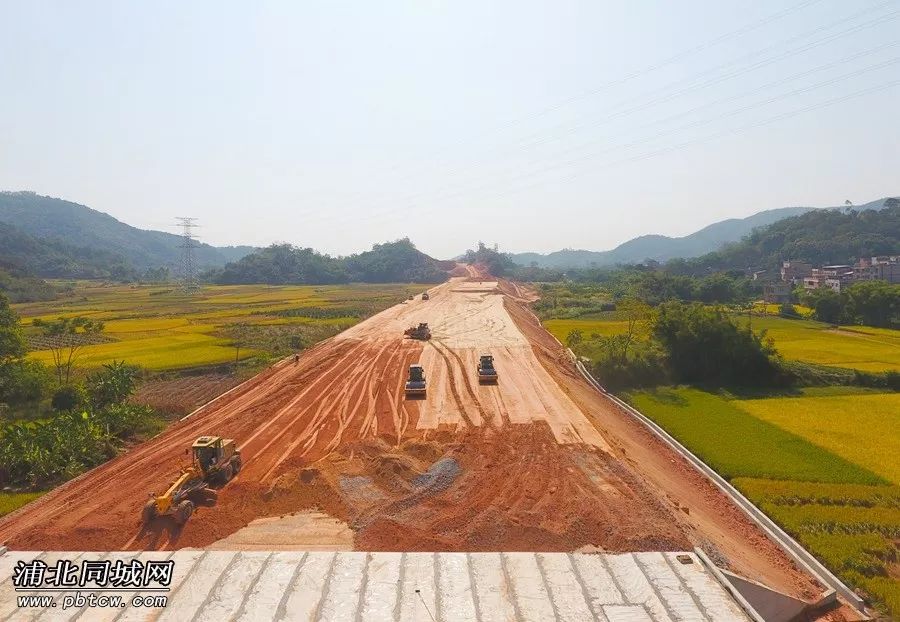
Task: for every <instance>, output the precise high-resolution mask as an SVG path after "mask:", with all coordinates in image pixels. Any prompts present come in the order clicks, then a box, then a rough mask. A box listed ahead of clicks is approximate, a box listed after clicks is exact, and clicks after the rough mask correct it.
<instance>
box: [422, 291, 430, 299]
mask: <svg viewBox="0 0 900 622" xmlns="http://www.w3.org/2000/svg"><path fill="white" fill-rule="evenodd" d="M429 298H430V296H429V295H428V292H422V300H428V299H429Z"/></svg>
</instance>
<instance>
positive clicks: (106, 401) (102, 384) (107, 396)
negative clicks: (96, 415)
mask: <svg viewBox="0 0 900 622" xmlns="http://www.w3.org/2000/svg"><path fill="white" fill-rule="evenodd" d="M137 375H138V368H137V367H135V366H133V365H126V364H125V361H113V362H112V363H107V364H105V365H104V366H103V368H102V369H101V370H100V371H98V372H96V373H94V374H92V375H91V376H89V377H88V379H87V383H86V386H85V388H86V389H87V394H88V399H89V400H90V403H91V406H92V407H93V408H94V409H95V410H100V409H102V408H106V407H107V406H110V405H113V404H121V403H123V402H124V401H125V400H127V399H128V398H129V397H131V394H132V393H134V387H135V383H136V381H137Z"/></svg>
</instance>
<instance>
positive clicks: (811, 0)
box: [313, 0, 891, 194]
mask: <svg viewBox="0 0 900 622" xmlns="http://www.w3.org/2000/svg"><path fill="white" fill-rule="evenodd" d="M820 1H821V0H802V1H801V2H798V3H797V4H795V5H792V6H790V7H787V8H785V9H782V10H780V11H777V12H775V13H773V14H771V15H768V16H766V17H764V18H761V19H759V20H756V21H754V22H751V23H750V24H746V25H744V26H742V27H740V28H737V29H735V30H732V31H729V32H727V33H725V34H722V35H719V36H717V37H715V38H713V39H711V40H709V41H707V42H706V43H701V44H699V45H696V46H693V47H691V48H688V49H685V50H682V51H681V52H678V53H676V54H674V55H672V56H670V57H668V58H665V59H664V60H662V61H659V62H657V63H654V64H652V65H649V66H647V67H644V68H643V69H639V70H636V71H633V72H631V73H629V74H626V75H624V76H622V77H620V78H617V79H615V80H611V81H608V82H606V83H604V84H602V85H600V86H599V87H596V88H593V89H590V90H588V91H585V92H584V93H581V94H578V95H573V96H571V97H568V98H566V99H563V100H561V101H559V102H557V103H555V104H551V105H550V106H547V107H545V108H543V109H540V110H537V111H535V112H532V113H528V114H525V115H522V116H520V117H517V118H515V119H510V120H508V121H506V122H503V123H501V124H500V125H499V126H497V127H495V128H494V129H492V130H488V131H487V132H486V133H485V132H482V133H479V134H478V135H477V136H468V137H463V138H461V139H459V140H456V141H453V142H451V143H450V144H449V145H445V146H444V147H443V148H441V149H439V150H438V151H437V152H432V153H431V154H430V155H431V156H432V157H433V156H434V155H435V153H437V154H438V155H440V154H441V153H445V152H446V151H449V149H451V148H453V147H458V146H462V145H465V144H468V143H470V142H471V141H472V140H473V139H474V138H476V137H477V138H484V137H485V136H486V135H493V134H497V133H499V132H502V131H504V130H505V129H507V128H509V127H514V126H517V125H521V124H522V123H524V122H526V121H530V120H532V119H536V118H540V117H543V116H546V115H548V114H550V113H552V112H555V111H556V110H560V109H562V108H564V107H566V106H568V105H571V104H572V103H575V102H577V101H580V100H583V99H586V98H588V97H592V96H595V95H598V94H600V93H603V92H605V91H607V90H609V89H611V88H613V87H617V86H621V85H623V84H626V83H628V82H630V81H631V80H634V79H635V78H639V77H641V76H645V75H647V74H650V73H653V72H654V71H658V70H659V69H662V68H664V67H667V66H669V65H671V64H673V63H675V62H677V61H679V60H681V59H683V58H685V57H687V56H690V55H692V54H695V53H697V52H701V51H703V50H706V49H709V48H711V47H714V46H715V45H717V44H719V43H722V42H723V41H727V40H730V39H733V38H735V37H739V36H741V35H744V34H747V33H749V32H752V31H754V30H757V29H759V28H761V27H763V26H765V25H768V24H770V23H772V22H775V21H777V20H779V19H781V18H783V17H786V16H788V15H790V14H792V13H796V12H797V11H800V10H802V9H804V8H806V7H808V6H811V5H813V4H817V3H819V2H820ZM890 1H891V0H888V2H885V3H883V4H881V5H877V6H876V7H874V8H870V9H868V10H866V11H864V12H867V11H872V10H877V9H878V8H881V7H883V6H884V5H885V4H889V3H890ZM864 12H863V13H864ZM829 27H830V26H829ZM420 161H421V160H420ZM398 168H401V165H396V164H395V165H394V166H392V167H390V168H389V169H387V170H386V171H385V172H386V173H387V174H391V173H393V172H394V171H396V170H397V169H398ZM328 190H329V188H327V187H323V188H320V189H319V190H315V191H313V193H314V194H315V193H319V192H327V191H328Z"/></svg>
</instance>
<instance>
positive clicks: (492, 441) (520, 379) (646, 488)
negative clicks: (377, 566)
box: [0, 268, 816, 595]
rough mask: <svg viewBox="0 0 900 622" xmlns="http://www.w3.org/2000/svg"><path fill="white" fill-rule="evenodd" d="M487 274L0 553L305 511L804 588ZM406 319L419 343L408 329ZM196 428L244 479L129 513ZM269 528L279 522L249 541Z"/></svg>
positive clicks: (72, 497) (394, 544)
mask: <svg viewBox="0 0 900 622" xmlns="http://www.w3.org/2000/svg"><path fill="white" fill-rule="evenodd" d="M483 278H484V277H482V276H480V275H479V273H478V272H476V271H475V270H474V269H472V268H469V271H468V274H467V276H457V277H455V278H453V279H452V280H451V281H450V282H448V283H445V284H443V285H440V286H438V287H436V288H433V289H431V290H430V291H429V294H430V296H429V299H427V300H422V297H421V296H417V297H416V299H415V300H412V301H407V302H404V303H402V304H399V305H397V306H395V307H392V308H390V309H388V310H386V311H384V312H382V313H380V314H378V315H376V316H374V317H372V318H370V319H369V320H367V321H365V322H362V323H360V324H358V325H356V326H355V327H353V328H351V329H349V330H347V331H345V332H344V333H341V334H340V335H338V336H336V337H334V338H332V339H329V340H327V341H325V342H322V343H320V344H318V345H317V346H315V347H314V348H311V349H310V350H308V351H307V352H305V353H304V354H303V355H302V356H301V357H300V359H299V361H296V362H295V361H294V360H293V359H291V360H287V361H284V362H282V363H279V364H278V365H276V366H274V367H272V368H270V369H269V370H267V371H266V372H264V373H262V374H260V375H259V376H257V377H255V378H253V379H252V380H250V381H248V382H247V383H245V384H244V385H242V386H240V387H239V388H237V389H235V390H233V391H231V392H230V393H228V394H226V395H224V396H222V397H221V398H219V399H218V400H216V401H214V402H213V403H211V404H209V405H208V406H206V407H204V408H203V409H202V410H200V411H199V412H197V413H195V414H194V415H192V416H190V417H189V418H187V419H185V420H183V421H181V422H179V423H177V424H175V425H173V426H172V427H171V428H169V429H168V430H166V431H165V432H164V433H163V434H161V435H160V436H158V437H156V438H154V439H151V440H150V441H148V442H146V443H144V444H142V445H139V446H137V447H135V448H133V449H131V450H130V451H129V452H127V453H126V454H124V455H122V456H119V457H117V458H116V459H114V460H112V461H110V462H108V463H106V464H104V465H103V466H101V467H99V468H97V469H94V470H92V471H90V472H88V473H86V474H84V475H83V476H81V477H79V478H77V479H75V480H72V481H71V482H69V483H67V484H65V485H63V486H61V487H60V488H58V489H57V490H54V491H52V492H51V493H48V494H47V495H45V496H44V497H42V498H41V499H39V500H38V501H36V502H34V503H32V504H30V505H28V506H26V507H25V508H23V509H22V510H20V511H18V512H16V513H14V514H12V515H9V516H7V517H5V518H4V519H2V521H0V542H5V543H6V544H7V545H8V546H9V547H10V548H12V549H31V550H47V549H58V550H72V549H77V550H118V549H177V548H183V547H209V546H215V545H216V543H219V542H221V541H223V540H225V539H227V538H229V536H232V535H233V534H235V533H236V532H239V531H240V530H242V529H243V528H245V527H246V526H247V525H249V524H250V523H251V522H253V521H256V520H257V519H262V518H273V519H277V518H279V517H290V516H291V515H293V514H296V513H300V512H303V511H306V510H313V509H314V510H317V511H318V512H321V513H324V514H326V515H328V516H330V517H332V518H333V519H336V520H337V521H341V522H343V523H345V524H346V525H348V526H349V528H350V529H351V530H352V533H353V546H354V548H356V549H358V550H366V551H499V550H502V551H574V550H577V549H580V548H586V547H587V548H592V549H602V550H605V551H610V552H617V551H659V550H686V549H690V548H691V547H692V546H702V547H703V548H705V549H706V550H707V551H708V552H710V553H711V554H713V555H715V556H716V559H720V560H724V561H726V562H727V563H728V564H730V565H731V566H732V567H734V568H735V569H736V570H738V571H743V572H745V573H747V574H748V575H749V576H752V577H764V578H765V579H766V580H767V582H768V583H769V584H771V585H773V586H775V587H780V588H782V589H785V590H789V591H791V592H792V593H799V594H804V595H806V594H814V593H816V588H815V586H814V585H812V583H811V580H810V579H808V578H807V577H806V576H805V575H804V574H803V573H802V572H800V571H798V570H797V569H796V568H794V567H793V565H792V563H791V562H790V561H789V560H788V559H787V558H786V557H785V556H784V555H783V554H782V553H781V552H780V550H779V549H778V548H777V546H775V545H774V544H773V543H772V542H770V541H769V540H768V538H767V537H766V536H765V535H764V534H763V533H761V532H760V531H759V530H758V529H757V528H756V527H755V526H754V525H753V524H752V523H751V522H750V521H749V520H748V519H747V518H746V517H744V515H743V514H741V512H740V511H739V510H738V509H737V508H735V507H734V506H733V505H732V504H731V503H730V501H729V500H728V499H727V498H726V497H725V496H724V495H723V494H722V493H721V492H719V491H718V490H717V489H716V488H715V487H714V486H712V485H711V484H710V482H709V481H708V480H705V479H704V478H703V477H702V476H701V475H700V474H699V473H697V472H696V471H694V470H692V469H691V467H690V466H689V465H687V464H686V463H684V462H683V460H682V459H681V458H680V457H678V456H677V455H676V454H674V453H673V452H671V450H669V448H668V447H666V446H664V445H663V444H662V443H660V442H659V441H657V440H655V439H654V438H653V437H652V436H651V435H649V434H648V433H647V432H646V430H643V429H641V428H640V426H638V425H637V424H635V423H634V422H633V421H630V420H629V419H628V417H627V416H625V415H623V414H622V413H621V412H620V411H619V410H617V408H616V407H615V406H614V405H613V404H612V403H611V402H610V401H609V400H607V399H606V398H605V397H604V396H603V395H601V394H599V393H598V392H596V391H595V390H593V389H592V388H591V387H590V386H589V385H588V384H587V383H585V382H584V381H583V380H582V379H581V378H580V377H579V376H578V375H577V374H576V373H575V371H574V369H573V367H572V365H571V362H570V361H569V360H568V358H567V355H566V353H565V351H564V349H563V348H562V346H560V345H559V344H558V343H557V342H556V341H555V340H554V339H553V338H552V337H551V336H550V335H549V334H548V333H546V331H544V330H543V329H542V328H541V326H540V324H539V322H537V320H536V318H534V316H533V315H532V314H531V312H530V311H529V310H528V308H527V306H526V303H527V302H528V301H529V300H531V293H530V292H528V291H527V290H525V289H523V288H521V287H520V286H518V285H516V284H513V283H497V282H495V281H488V280H483ZM480 279H481V280H480ZM419 323H427V324H428V327H429V330H430V332H431V334H430V339H422V340H419V339H411V338H404V331H406V330H407V329H409V328H410V327H411V326H413V327H415V326H418V324H419ZM484 355H488V356H490V357H493V358H492V359H491V361H488V362H486V361H485V360H484V359H482V356H484ZM489 363H490V364H491V365H492V367H487V365H488V364H489ZM411 365H421V373H422V374H423V376H424V378H425V379H427V390H425V391H424V395H423V396H422V397H421V398H420V399H407V396H406V391H405V383H406V381H407V380H408V378H409V368H410V366H411ZM479 368H481V369H482V371H481V372H479V371H478V370H479ZM492 373H493V374H495V375H496V376H497V380H496V382H495V381H494V378H493V376H492ZM480 376H485V378H482V377H480ZM203 435H217V436H221V437H226V438H228V439H235V440H236V442H237V445H238V448H239V451H240V457H241V460H242V466H241V468H240V474H239V475H238V476H236V477H234V478H233V479H231V481H228V482H227V483H221V482H220V483H218V484H213V488H212V490H211V491H208V492H205V493H203V494H201V495H194V497H193V498H192V503H193V504H194V511H193V514H192V515H191V517H190V519H189V520H187V521H186V522H184V524H183V525H182V524H179V521H177V520H175V518H174V517H172V516H165V515H160V516H156V517H155V518H154V519H153V520H142V508H143V507H144V506H145V504H146V503H147V500H148V494H149V493H151V492H152V493H155V494H156V495H159V494H161V493H162V492H163V491H165V490H166V489H167V487H168V486H169V485H170V484H171V483H172V481H173V480H174V479H175V478H176V477H177V476H178V473H179V467H180V466H183V465H185V463H186V461H187V460H188V458H187V457H186V456H185V449H186V448H188V447H191V445H192V443H194V441H195V440H196V439H197V438H198V437H200V436H203ZM277 529H278V523H277V520H273V521H271V522H267V523H266V528H265V529H264V530H262V529H261V530H258V532H259V533H270V532H272V533H274V532H277ZM259 537H262V538H263V540H265V536H264V535H263V536H259ZM226 542H233V540H227V541H226ZM256 544H257V545H260V546H266V545H268V546H269V548H278V547H279V545H280V544H283V540H279V539H277V538H274V539H273V540H272V541H271V542H266V541H262V542H256Z"/></svg>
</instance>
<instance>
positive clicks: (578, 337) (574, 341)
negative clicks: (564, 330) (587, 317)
mask: <svg viewBox="0 0 900 622" xmlns="http://www.w3.org/2000/svg"><path fill="white" fill-rule="evenodd" d="M582 341H584V334H583V333H582V332H581V331H580V330H578V329H577V328H576V329H574V330H570V331H569V334H568V335H566V345H567V346H569V347H570V348H574V347H575V346H577V345H578V344H579V343H581V342H582Z"/></svg>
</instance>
